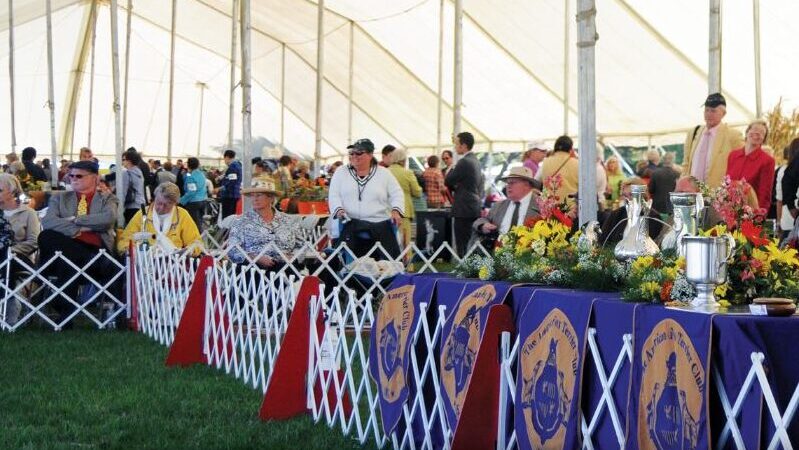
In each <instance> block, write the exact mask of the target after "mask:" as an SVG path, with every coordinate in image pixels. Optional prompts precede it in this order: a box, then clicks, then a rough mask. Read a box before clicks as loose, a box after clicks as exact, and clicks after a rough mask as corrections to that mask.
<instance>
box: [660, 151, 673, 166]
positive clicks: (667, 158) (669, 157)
mask: <svg viewBox="0 0 799 450" xmlns="http://www.w3.org/2000/svg"><path fill="white" fill-rule="evenodd" d="M661 163H662V164H663V165H664V166H671V165H673V164H674V152H666V153H664V154H663V159H662V160H661Z"/></svg>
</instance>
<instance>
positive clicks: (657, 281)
mask: <svg viewBox="0 0 799 450" xmlns="http://www.w3.org/2000/svg"><path fill="white" fill-rule="evenodd" d="M695 294H696V292H695V289H694V287H693V285H691V283H690V282H688V280H687V279H686V278H685V258H683V257H681V256H678V255H677V253H676V252H675V251H673V250H668V251H664V252H661V253H659V254H657V255H653V256H639V257H638V258H636V259H634V260H633V261H632V262H631V263H630V270H629V272H628V277H627V280H626V283H625V287H624V289H623V290H622V298H624V299H625V300H629V301H651V302H653V303H669V302H684V301H688V300H690V299H692V298H693V297H694V296H695Z"/></svg>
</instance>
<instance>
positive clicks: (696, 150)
mask: <svg viewBox="0 0 799 450" xmlns="http://www.w3.org/2000/svg"><path fill="white" fill-rule="evenodd" d="M726 114H727V100H726V99H725V98H724V96H723V95H721V94H719V93H715V94H710V95H709V96H708V97H707V100H705V112H704V115H705V125H697V127H696V128H694V129H693V130H691V131H689V132H688V136H687V137H686V139H685V147H684V148H685V154H684V155H683V172H682V173H683V175H691V176H693V177H694V178H696V179H697V180H699V181H701V182H703V183H705V184H706V185H707V186H708V187H710V188H715V187H718V186H720V185H721V182H722V181H723V180H724V175H725V174H726V173H727V157H728V156H729V154H730V152H731V151H733V150H735V149H738V148H741V147H743V145H744V140H743V136H742V135H741V132H740V131H738V130H734V129H732V128H730V127H729V126H727V124H726V123H722V122H721V119H723V118H724V116H725V115H726Z"/></svg>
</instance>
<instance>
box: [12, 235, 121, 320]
mask: <svg viewBox="0 0 799 450" xmlns="http://www.w3.org/2000/svg"><path fill="white" fill-rule="evenodd" d="M56 267H58V268H59V270H60V271H63V270H72V271H73V272H74V273H73V275H71V276H70V277H69V278H67V279H66V280H61V281H58V279H57V278H56V277H54V276H53V275H50V273H51V272H52V271H53V269H55V268H56ZM125 273H126V267H125V264H123V263H121V262H120V261H118V260H117V259H116V258H114V257H113V256H111V255H110V254H109V253H107V252H106V251H105V250H100V251H99V252H98V253H97V254H96V255H95V256H94V257H92V258H91V259H90V260H89V261H88V262H87V263H86V264H84V265H83V266H78V265H77V264H75V263H74V262H72V261H71V260H69V259H67V258H66V257H65V256H64V255H62V254H61V252H56V254H55V255H54V256H53V257H52V258H51V259H50V260H49V261H45V262H43V263H40V264H39V265H33V264H31V263H30V262H29V261H27V260H25V259H21V258H19V257H18V256H17V255H16V254H14V253H13V252H9V254H8V255H7V257H6V258H5V259H4V260H3V261H2V262H0V330H2V331H16V330H17V329H19V328H20V327H22V326H24V325H26V324H27V323H30V322H32V321H34V320H38V321H39V322H41V323H44V324H45V325H47V326H49V327H52V328H53V329H54V330H56V331H58V330H61V329H63V328H64V327H65V326H68V324H70V323H71V322H73V321H74V320H76V318H78V317H86V318H88V319H89V321H90V322H92V323H94V324H95V325H96V326H97V328H101V329H102V328H107V327H112V326H114V323H115V321H116V319H117V317H119V316H122V315H125V314H126V311H127V299H126V298H125V295H124V289H123V288H122V286H124V280H125ZM93 274H94V275H93ZM115 284H116V285H117V286H119V287H120V288H119V289H114V287H113V286H114V285H115ZM76 285H78V286H79V288H78V289H77V292H78V296H77V297H76V298H72V297H71V296H70V295H68V293H67V292H65V291H66V289H67V288H68V287H70V286H72V287H74V286H76ZM50 309H53V311H52V312H48V311H49V310H50ZM55 310H60V311H61V314H55V313H54V312H55Z"/></svg>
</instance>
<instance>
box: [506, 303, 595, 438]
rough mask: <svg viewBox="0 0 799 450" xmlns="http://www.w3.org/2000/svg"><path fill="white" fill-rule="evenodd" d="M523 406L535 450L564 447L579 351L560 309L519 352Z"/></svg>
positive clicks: (551, 314)
mask: <svg viewBox="0 0 799 450" xmlns="http://www.w3.org/2000/svg"><path fill="white" fill-rule="evenodd" d="M519 359H520V366H519V367H520V370H521V374H520V375H521V377H522V380H520V382H521V383H522V391H521V402H522V403H521V405H522V414H523V417H524V424H525V428H526V429H527V438H528V439H529V442H530V447H532V448H546V449H549V448H552V449H555V448H557V449H560V448H563V445H564V440H565V438H566V425H567V424H568V421H569V417H570V411H571V403H572V402H571V401H572V396H573V395H574V388H575V383H576V382H577V368H578V367H579V364H580V352H579V347H578V342H577V334H576V333H575V331H574V327H573V326H572V324H571V321H570V320H569V318H568V317H566V314H564V313H563V311H561V310H560V309H558V308H555V309H553V310H552V311H550V312H549V314H547V316H546V317H545V318H544V320H543V321H542V322H541V324H540V325H539V326H538V328H536V329H535V330H534V331H533V332H532V333H531V334H530V335H529V336H527V338H526V339H525V340H524V344H523V345H522V347H521V349H520V353H519Z"/></svg>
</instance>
